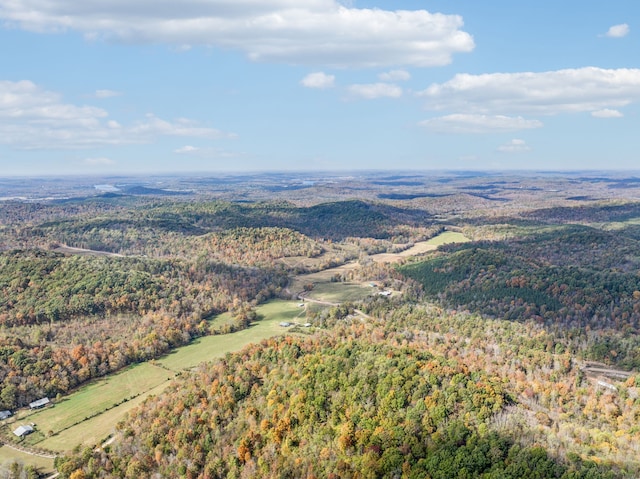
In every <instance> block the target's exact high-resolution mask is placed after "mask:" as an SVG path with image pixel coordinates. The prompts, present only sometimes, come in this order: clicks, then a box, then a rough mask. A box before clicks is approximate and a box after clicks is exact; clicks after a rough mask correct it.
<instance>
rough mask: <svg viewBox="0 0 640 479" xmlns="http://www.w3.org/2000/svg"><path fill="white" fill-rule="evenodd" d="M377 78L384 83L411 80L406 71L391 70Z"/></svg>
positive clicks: (409, 74)
mask: <svg viewBox="0 0 640 479" xmlns="http://www.w3.org/2000/svg"><path fill="white" fill-rule="evenodd" d="M378 78H379V79H380V80H382V81H384V82H394V81H407V80H410V79H411V73H409V72H408V71H406V70H391V71H388V72H384V73H380V75H378Z"/></svg>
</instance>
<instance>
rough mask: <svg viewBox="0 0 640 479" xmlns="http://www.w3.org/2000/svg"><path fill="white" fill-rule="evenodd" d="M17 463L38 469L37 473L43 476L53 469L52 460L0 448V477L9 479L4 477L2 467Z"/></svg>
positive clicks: (5, 447) (7, 448)
mask: <svg viewBox="0 0 640 479" xmlns="http://www.w3.org/2000/svg"><path fill="white" fill-rule="evenodd" d="M13 461H17V462H19V463H22V464H29V465H31V466H35V467H36V468H38V472H39V473H40V474H41V475H43V476H48V475H50V474H52V473H53V472H54V471H55V469H54V467H53V459H47V458H44V457H38V456H31V455H30V454H25V453H24V452H21V451H16V450H15V449H11V448H9V447H7V446H1V447H0V477H11V476H9V475H6V476H5V475H4V474H3V472H4V470H3V469H4V468H3V465H5V464H7V463H11V462H13Z"/></svg>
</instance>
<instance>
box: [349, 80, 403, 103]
mask: <svg viewBox="0 0 640 479" xmlns="http://www.w3.org/2000/svg"><path fill="white" fill-rule="evenodd" d="M347 91H348V92H349V94H350V95H351V96H352V97H357V98H364V99H366V100H374V99H376V98H400V97H401V96H402V88H400V87H399V86H398V85H393V84H391V83H363V84H356V85H350V86H349V88H348V89H347Z"/></svg>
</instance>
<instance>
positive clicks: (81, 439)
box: [38, 380, 171, 452]
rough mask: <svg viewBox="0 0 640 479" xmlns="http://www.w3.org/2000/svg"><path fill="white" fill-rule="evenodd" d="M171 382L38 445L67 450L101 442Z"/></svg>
mask: <svg viewBox="0 0 640 479" xmlns="http://www.w3.org/2000/svg"><path fill="white" fill-rule="evenodd" d="M170 383H171V381H169V380H165V381H163V382H162V383H160V384H159V385H158V386H156V387H155V388H153V389H151V390H148V391H146V392H145V393H144V394H140V395H139V396H138V397H135V398H133V399H131V400H129V401H126V402H123V403H122V404H120V405H119V406H116V407H114V408H112V409H109V410H108V411H105V412H103V413H102V414H98V415H97V416H94V417H92V418H91V419H88V420H86V421H83V422H81V423H79V424H76V425H75V426H72V427H70V428H69V429H65V430H64V431H63V432H61V433H60V434H56V435H55V436H51V437H48V438H46V439H45V440H44V441H42V442H41V443H39V444H38V446H39V447H42V448H44V449H48V450H50V451H58V452H67V451H69V450H71V449H73V448H74V447H75V446H76V445H78V444H85V445H97V444H100V443H101V442H102V441H104V440H105V439H107V437H109V435H111V434H113V431H114V429H115V425H116V424H117V423H118V421H121V420H122V418H123V417H124V416H125V414H126V413H127V412H129V411H131V409H133V408H135V407H137V406H139V405H140V404H142V403H143V402H144V400H145V399H147V397H149V396H152V395H157V394H160V393H161V392H162V391H164V389H165V388H166V387H167V386H168V385H169V384H170Z"/></svg>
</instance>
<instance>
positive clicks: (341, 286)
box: [306, 282, 374, 303]
mask: <svg viewBox="0 0 640 479" xmlns="http://www.w3.org/2000/svg"><path fill="white" fill-rule="evenodd" d="M373 292H374V290H373V288H371V287H370V286H363V285H360V284H354V283H340V282H337V283H316V284H314V286H313V290H311V291H310V292H309V293H307V294H306V297H307V298H310V299H315V300H318V301H326V302H328V303H343V302H345V301H361V300H363V299H365V298H367V297H368V296H371V295H372V294H373Z"/></svg>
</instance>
